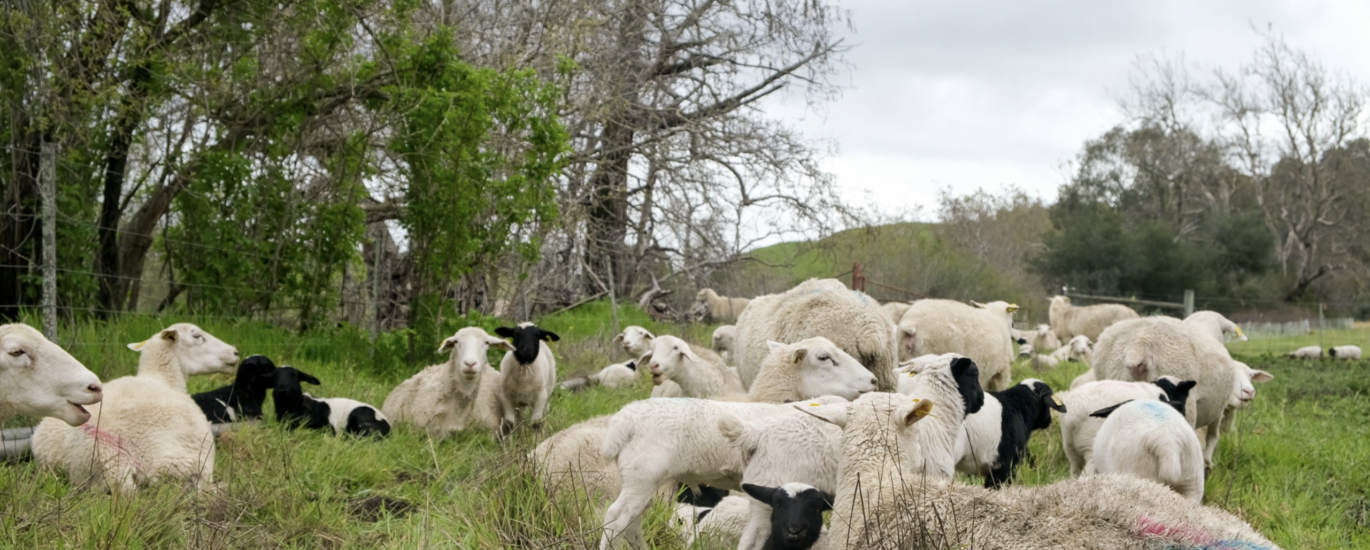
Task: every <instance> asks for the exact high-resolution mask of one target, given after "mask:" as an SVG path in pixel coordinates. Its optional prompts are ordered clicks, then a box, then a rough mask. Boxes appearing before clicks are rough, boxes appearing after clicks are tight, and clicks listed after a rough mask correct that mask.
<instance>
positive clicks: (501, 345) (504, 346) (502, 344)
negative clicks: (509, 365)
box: [486, 338, 514, 351]
mask: <svg viewBox="0 0 1370 550" xmlns="http://www.w3.org/2000/svg"><path fill="white" fill-rule="evenodd" d="M486 343H487V344H489V346H490V347H492V348H495V349H501V350H504V351H514V345H513V344H510V343H509V341H508V340H501V339H499V338H491V339H489V340H487V341H486Z"/></svg>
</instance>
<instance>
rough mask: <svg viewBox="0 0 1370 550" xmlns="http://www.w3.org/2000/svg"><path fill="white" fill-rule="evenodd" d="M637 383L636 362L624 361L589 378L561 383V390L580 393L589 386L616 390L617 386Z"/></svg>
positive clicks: (583, 377) (572, 379) (573, 379)
mask: <svg viewBox="0 0 1370 550" xmlns="http://www.w3.org/2000/svg"><path fill="white" fill-rule="evenodd" d="M636 381H637V361H624V362H622V363H614V364H612V365H609V366H607V367H604V368H602V369H599V372H597V373H594V374H591V375H590V376H582V377H578V378H571V379H569V380H567V381H565V382H562V383H561V389H564V390H567V391H580V390H583V389H585V388H588V387H590V386H604V387H606V388H617V387H619V386H627V385H631V384H632V383H633V382H636Z"/></svg>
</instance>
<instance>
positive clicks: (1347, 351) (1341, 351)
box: [1327, 346, 1360, 361]
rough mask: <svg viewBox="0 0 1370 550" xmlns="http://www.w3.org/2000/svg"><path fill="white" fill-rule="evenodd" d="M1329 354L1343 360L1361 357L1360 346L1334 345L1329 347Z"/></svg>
mask: <svg viewBox="0 0 1370 550" xmlns="http://www.w3.org/2000/svg"><path fill="white" fill-rule="evenodd" d="M1327 356H1328V357H1331V358H1333V359H1340V360H1342V361H1350V360H1352V359H1360V346H1333V347H1330V348H1327Z"/></svg>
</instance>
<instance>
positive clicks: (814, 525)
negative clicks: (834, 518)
mask: <svg viewBox="0 0 1370 550" xmlns="http://www.w3.org/2000/svg"><path fill="white" fill-rule="evenodd" d="M742 490H743V491H746V492H747V494H748V495H750V496H751V497H752V498H754V499H756V500H757V501H758V502H764V503H765V504H766V505H767V507H768V509H770V510H772V512H771V515H770V517H769V518H767V520H768V521H769V522H770V531H769V533H770V535H769V536H768V537H767V538H766V539H763V540H760V541H757V543H756V545H752V546H748V545H743V546H739V545H738V543H739V541H740V540H741V537H742V530H743V528H744V527H745V524H746V522H747V519H748V515H749V513H750V511H749V509H748V506H749V503H750V499H748V498H746V497H742V496H730V497H727V498H725V499H723V500H722V501H721V502H719V503H718V505H717V506H714V507H712V508H698V507H694V506H688V505H684V504H678V505H676V521H677V522H678V523H679V524H680V532H681V538H682V539H684V541H685V546H687V547H689V546H693V545H694V542H695V538H696V537H697V536H699V535H704V536H706V537H707V538H708V540H709V542H710V543H712V545H721V546H726V547H729V548H733V547H737V548H759V549H761V550H806V549H808V548H812V547H813V546H814V544H815V543H818V542H820V541H821V540H822V539H823V535H824V533H825V531H824V530H823V512H825V511H828V510H831V509H832V498H833V497H832V495H830V494H828V493H824V492H823V491H820V490H818V489H815V488H814V487H813V486H811V485H808V484H804V483H786V484H784V485H781V486H779V487H774V488H772V487H763V486H760V485H752V484H750V483H744V484H742Z"/></svg>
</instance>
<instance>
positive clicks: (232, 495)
mask: <svg viewBox="0 0 1370 550" xmlns="http://www.w3.org/2000/svg"><path fill="white" fill-rule="evenodd" d="M608 318H609V315H608V308H607V305H606V304H603V303H596V304H591V305H589V306H587V307H585V308H582V309H579V310H576V311H574V312H571V313H568V314H563V315H560V316H557V317H555V318H548V319H544V320H542V321H541V323H540V324H541V325H542V326H544V327H545V328H547V329H549V330H553V331H556V332H558V333H560V334H561V335H562V336H563V341H562V342H560V343H559V344H557V345H556V346H554V348H553V349H554V351H555V352H556V354H557V359H558V366H559V368H560V371H561V374H560V375H561V377H562V378H566V377H568V376H571V375H573V374H574V373H577V372H589V371H591V370H592V369H598V368H599V367H602V366H603V365H605V364H607V363H608V362H610V361H611V360H612V361H620V360H623V357H621V356H620V355H619V354H620V353H621V352H618V351H617V350H616V349H615V348H612V347H610V344H609V340H610V339H611V338H612V336H613V333H614V330H613V328H612V327H610V326H608V325H609V323H608V321H607V319H608ZM181 320H184V319H166V320H165V323H166V324H169V323H171V322H175V321H181ZM190 321H194V322H197V324H200V325H201V326H202V327H204V328H205V329H206V330H208V331H209V332H211V333H213V334H215V335H217V336H219V337H220V338H222V339H224V340H225V341H228V342H230V343H233V344H235V345H237V346H238V348H239V350H240V351H242V352H243V353H244V354H245V355H246V354H254V353H261V354H265V355H268V356H270V357H272V358H273V359H275V360H276V362H277V363H278V364H290V365H293V366H295V367H297V368H300V369H301V370H304V371H306V372H309V373H311V374H314V375H316V376H318V377H319V378H320V379H321V380H322V381H323V382H324V384H323V386H321V387H319V388H311V392H312V393H314V394H315V395H320V396H347V397H353V398H356V399H361V400H363V401H367V402H371V403H374V404H377V405H379V404H380V403H381V402H382V401H383V400H384V399H385V396H386V394H387V393H388V392H389V391H390V389H391V388H393V387H394V385H395V384H397V383H398V382H399V381H401V380H403V379H404V378H405V377H407V376H408V375H409V374H411V373H412V372H413V371H416V370H417V369H418V368H419V367H413V368H404V367H401V366H399V363H398V362H396V361H391V360H382V361H376V360H373V359H372V358H371V357H370V345H369V342H368V341H367V339H366V336H365V335H364V334H363V333H361V332H359V331H354V330H350V329H338V330H337V331H335V332H333V333H329V334H319V335H314V336H306V337H299V336H294V335H292V334H290V333H288V332H286V331H283V330H281V329H277V328H274V327H271V326H268V325H264V324H260V323H252V322H238V321H229V320H224V319H200V320H198V321H197V320H194V319H190ZM621 322H622V323H623V324H624V325H627V324H641V325H647V326H648V327H649V328H652V329H654V330H655V331H657V333H658V334H680V335H682V336H684V337H685V338H687V339H689V340H693V341H695V342H697V343H705V342H707V337H708V334H709V333H710V332H711V331H712V327H704V326H695V327H677V326H660V325H656V324H653V323H650V322H648V321H647V320H646V319H645V318H643V317H641V316H640V315H639V314H635V312H628V311H625V312H624V313H623V319H622V320H621ZM163 324H164V321H163V320H158V319H146V318H132V319H128V320H121V321H118V322H116V323H113V324H99V325H95V324H90V325H81V326H77V327H71V328H69V329H68V330H64V331H63V333H62V338H61V339H62V343H63V345H65V346H67V348H68V349H69V350H71V352H72V354H73V355H75V356H76V357H77V358H78V359H80V360H81V361H83V362H84V363H85V364H86V365H87V366H88V367H90V368H91V370H93V371H95V372H96V373H97V374H99V375H100V376H101V378H102V379H106V380H107V379H111V378H114V377H118V376H123V375H127V374H132V373H133V372H134V370H135V368H136V365H137V358H138V356H137V354H135V353H133V352H131V351H128V350H127V349H126V348H125V344H127V343H129V342H135V341H140V340H143V339H145V338H147V337H148V336H150V335H152V334H153V333H154V332H155V331H156V330H158V329H159V328H161V327H162V326H163ZM1348 338H1360V341H1361V342H1362V343H1363V342H1365V341H1366V340H1370V331H1365V330H1361V331H1357V332H1355V333H1351V334H1349V335H1348ZM1258 343H1259V342H1255V343H1244V344H1235V345H1233V350H1234V351H1235V352H1238V353H1243V354H1244V355H1243V359H1244V360H1245V361H1247V362H1248V363H1249V364H1251V365H1252V366H1253V367H1256V368H1261V369H1265V370H1267V371H1270V372H1272V373H1274V374H1275V376H1276V379H1275V380H1274V381H1273V382H1271V383H1269V384H1265V385H1263V386H1260V388H1259V390H1260V393H1259V397H1258V398H1257V400H1256V403H1255V404H1254V405H1253V406H1252V407H1251V408H1249V409H1247V410H1245V411H1243V413H1242V415H1241V416H1240V417H1239V419H1238V422H1237V430H1236V431H1235V433H1233V434H1229V435H1227V436H1225V437H1224V438H1223V440H1222V446H1221V448H1220V450H1219V452H1218V455H1217V462H1218V464H1217V465H1215V467H1214V472H1213V475H1212V477H1210V479H1209V481H1208V487H1207V496H1206V502H1207V503H1208V504H1209V505H1213V506H1219V507H1222V508H1224V509H1227V510H1229V511H1231V512H1233V513H1235V514H1237V515H1239V516H1241V517H1243V518H1245V519H1246V520H1248V521H1250V522H1251V523H1252V524H1253V525H1254V526H1255V527H1256V528H1257V529H1258V530H1260V531H1261V532H1262V533H1263V534H1265V535H1266V536H1267V537H1268V538H1270V539H1271V540H1273V541H1275V542H1277V543H1278V544H1280V545H1281V546H1283V547H1284V548H1291V549H1292V548H1366V547H1370V500H1368V499H1370V497H1367V494H1368V493H1370V474H1367V464H1366V460H1367V457H1370V438H1368V437H1367V435H1370V433H1368V432H1370V397H1368V395H1367V390H1368V389H1370V382H1367V379H1366V376H1365V373H1364V369H1365V368H1366V365H1365V364H1364V363H1361V362H1349V363H1334V362H1330V361H1319V362H1294V361H1290V360H1286V359H1282V358H1276V357H1274V356H1270V355H1250V354H1247V351H1248V350H1249V349H1263V348H1256V347H1254V344H1258ZM1291 343H1292V342H1291ZM1280 344H1281V345H1283V344H1284V343H1283V342H1281V343H1280ZM1329 344H1330V342H1329ZM1362 345H1363V344H1362ZM416 347H420V348H422V350H423V357H426V358H428V359H431V360H433V361H437V360H439V359H438V357H437V356H436V355H430V354H431V351H432V350H434V349H436V347H437V342H425V343H422V346H416ZM1280 349H1281V350H1284V348H1280ZM1289 349H1292V347H1290V348H1289ZM1285 351H1287V350H1285ZM383 359H384V358H383ZM496 361H497V359H496ZM1082 368H1083V367H1082V366H1080V365H1077V364H1065V365H1063V366H1062V367H1059V368H1057V369H1056V370H1053V371H1050V372H1045V373H1039V372H1035V371H1033V370H1032V368H1031V367H1030V366H1028V365H1020V366H1018V367H1015V372H1014V374H1015V377H1014V378H1015V380H1017V379H1021V378H1026V377H1035V378H1042V379H1045V380H1047V381H1048V382H1049V383H1051V384H1052V385H1053V386H1054V387H1061V388H1063V387H1066V386H1068V385H1069V381H1070V380H1071V378H1073V377H1074V376H1075V375H1076V374H1078V372H1079V371H1081V370H1082ZM227 380H228V379H227V377H223V378H221V379H198V380H192V381H191V391H203V390H205V389H210V388H212V387H217V386H218V385H222V384H224V383H227ZM649 392H650V381H648V380H646V379H645V378H644V379H642V380H640V381H639V382H638V383H637V384H636V385H635V386H633V387H631V388H620V389H617V390H605V389H602V388H592V389H590V390H588V391H585V392H582V393H576V394H569V393H566V392H562V391H558V392H557V394H556V395H555V396H554V398H553V408H552V413H551V415H550V417H549V419H548V421H547V425H546V426H545V427H544V428H543V430H542V431H540V432H533V431H531V430H528V429H526V428H525V429H524V430H522V431H519V432H516V433H515V435H514V437H513V438H512V440H511V441H509V442H507V443H505V444H503V445H501V444H499V443H496V442H494V441H493V440H492V439H491V438H489V437H488V436H486V435H484V434H474V433H468V434H463V435H461V436H458V437H455V438H452V439H448V440H446V441H442V442H437V443H435V442H432V441H430V440H428V439H427V438H426V437H423V436H421V435H419V434H416V433H414V432H412V431H410V430H407V429H399V430H397V431H396V432H394V433H392V436H391V437H390V438H389V439H387V440H383V441H359V440H348V439H336V438H334V437H332V436H331V435H325V434H323V433H310V432H292V431H287V430H284V429H282V428H281V427H280V426H278V425H276V424H275V423H274V422H268V423H267V424H264V425H258V426H247V427H244V428H241V429H239V430H237V431H234V432H232V433H230V434H228V435H226V436H224V437H223V438H221V439H220V440H219V442H218V450H217V456H216V467H215V478H216V482H217V489H216V490H215V491H212V492H206V493H199V492H196V491H193V490H186V489H183V488H182V487H179V486H173V485H163V486H157V487H152V488H148V489H145V490H143V491H142V492H140V493H139V494H138V495H137V496H136V497H134V498H131V499H124V498H118V497H113V496H109V495H104V494H99V493H95V492H90V491H79V490H75V489H73V488H72V487H71V486H70V485H69V484H68V482H67V480H66V479H65V476H64V475H62V474H58V473H54V472H50V471H45V470H44V469H43V468H41V467H39V466H38V465H36V464H34V463H32V462H23V463H13V464H7V465H3V466H0V547H4V548H58V547H60V548H167V547H194V548H590V547H593V546H594V545H595V544H596V542H597V540H598V523H599V519H600V518H599V516H598V514H597V512H596V511H595V510H594V509H593V508H592V507H590V506H588V505H587V504H585V503H583V502H575V501H570V500H566V501H555V502H554V501H551V500H549V499H548V497H547V496H546V495H545V494H544V493H543V492H542V491H541V488H540V485H539V483H538V482H537V480H536V478H535V476H534V474H533V472H532V468H531V465H530V464H529V462H528V461H527V459H526V455H527V451H528V450H529V449H531V448H532V447H533V446H534V445H535V444H536V442H537V441H538V440H539V438H542V437H545V436H547V435H550V434H551V433H554V432H555V431H556V430H560V429H562V428H564V427H567V426H569V425H571V424H573V423H575V422H578V421H580V420H584V419H586V418H589V417H592V416H596V415H599V414H605V413H609V412H613V411H615V410H617V409H618V408H619V407H621V406H622V405H624V404H626V403H628V402H630V401H633V400H635V399H638V398H641V397H645V396H646V395H647V394H648V393H649ZM268 410H269V407H268ZM268 416H271V415H270V412H268ZM31 422H32V419H23V418H20V419H16V420H15V421H12V422H11V423H10V426H16V425H26V424H29V423H31ZM1032 453H1033V458H1032V459H1031V460H1030V462H1029V464H1028V465H1027V466H1026V467H1024V468H1023V469H1021V470H1020V478H1019V480H1018V482H1019V483H1024V484H1029V485H1035V484H1044V483H1050V482H1052V481H1056V480H1060V479H1064V478H1065V477H1067V472H1068V466H1067V463H1066V460H1065V456H1064V454H1063V452H1062V451H1061V448H1060V433H1059V431H1056V430H1052V431H1049V432H1048V433H1045V434H1038V435H1037V436H1036V437H1035V438H1034V440H1033V443H1032ZM968 481H969V480H968ZM668 514H669V506H668V505H666V504H665V503H661V504H658V505H657V506H655V507H654V508H653V509H652V510H651V512H650V515H649V517H648V518H647V521H646V529H647V535H648V540H649V541H650V542H651V543H652V544H653V545H655V547H656V548H666V549H669V548H680V547H681V546H682V545H681V543H680V542H679V541H678V540H677V539H675V538H674V536H673V535H672V533H671V531H670V527H669V524H668V521H667V516H668Z"/></svg>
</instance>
